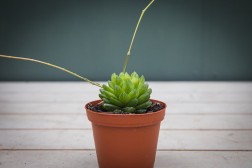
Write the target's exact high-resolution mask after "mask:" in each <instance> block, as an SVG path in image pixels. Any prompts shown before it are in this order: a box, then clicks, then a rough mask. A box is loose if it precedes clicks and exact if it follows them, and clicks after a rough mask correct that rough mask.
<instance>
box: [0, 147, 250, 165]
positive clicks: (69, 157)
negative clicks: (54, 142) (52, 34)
mask: <svg viewBox="0 0 252 168" xmlns="http://www.w3.org/2000/svg"><path fill="white" fill-rule="evenodd" d="M0 156H1V157H0V167H1V168H17V167H18V168H27V167H36V168H45V167H47V168H72V167H74V168H98V164H97V159H96V154H95V151H54V150H53V151H52V150H50V151H0ZM251 158H252V152H231V151H228V152H227V151H225V152H215V151H211V152H205V151H157V155H156V161H155V166H154V167H155V168H166V167H171V168H181V167H186V168H196V167H200V168H213V167H214V168H237V167H240V168H251V165H252V160H251Z"/></svg>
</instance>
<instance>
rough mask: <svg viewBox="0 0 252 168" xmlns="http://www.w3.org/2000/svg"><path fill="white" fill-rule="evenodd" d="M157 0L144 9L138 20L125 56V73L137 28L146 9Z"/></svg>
mask: <svg viewBox="0 0 252 168" xmlns="http://www.w3.org/2000/svg"><path fill="white" fill-rule="evenodd" d="M154 1H155V0H151V2H150V3H149V4H148V5H147V6H146V7H145V8H144V9H143V10H142V13H141V15H140V17H139V19H138V22H137V25H136V28H135V31H134V34H133V36H132V39H131V42H130V46H129V50H128V52H127V55H126V57H125V60H124V65H123V72H124V73H125V70H126V68H127V65H128V61H129V57H130V51H131V48H132V45H133V42H134V39H135V36H136V33H137V30H138V27H139V24H140V22H141V20H142V18H143V15H144V13H145V11H146V10H147V9H148V8H149V7H150V5H151V4H152V3H153V2H154Z"/></svg>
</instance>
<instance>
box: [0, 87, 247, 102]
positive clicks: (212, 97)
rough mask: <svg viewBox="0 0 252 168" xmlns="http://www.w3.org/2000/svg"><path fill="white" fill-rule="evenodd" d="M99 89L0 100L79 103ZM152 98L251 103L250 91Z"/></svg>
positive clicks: (93, 97) (5, 96) (1, 99)
mask: <svg viewBox="0 0 252 168" xmlns="http://www.w3.org/2000/svg"><path fill="white" fill-rule="evenodd" d="M98 94H99V90H97V91H93V92H86V93H64V92H62V93H29V92H28V93H25V92H24V93H1V95H0V102H6V103H18V102H24V103H25V102H26V103H27V102H30V103H35V102H43V103H56V102H58V103H69V102H73V103H80V102H83V101H90V100H96V99H99V96H98ZM152 98H154V99H158V100H162V101H165V102H169V103H183V102H185V103H188V102H192V103H196V102H197V103H202V102H209V103H213V102H215V103H220V102H221V103H244V102H247V103H252V92H251V93H167V92H162V93H160V92H153V93H152Z"/></svg>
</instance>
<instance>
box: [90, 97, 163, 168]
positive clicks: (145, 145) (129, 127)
mask: <svg viewBox="0 0 252 168" xmlns="http://www.w3.org/2000/svg"><path fill="white" fill-rule="evenodd" d="M151 101H155V102H159V103H161V104H162V105H163V106H164V107H165V108H166V104H165V103H163V102H160V101H157V100H151ZM99 102H100V100H97V101H93V102H90V103H91V104H93V105H95V104H97V103H99ZM85 108H86V111H87V116H88V119H89V120H90V121H91V123H92V128H93V135H94V141H95V147H96V154H97V160H98V164H99V167H100V168H153V166H154V162H155V156H156V149H157V142H158V135H159V129H160V122H161V121H162V120H163V118H164V115H165V108H164V109H162V110H160V111H157V112H152V113H146V114H108V113H99V112H94V111H91V110H89V109H87V105H86V106H85Z"/></svg>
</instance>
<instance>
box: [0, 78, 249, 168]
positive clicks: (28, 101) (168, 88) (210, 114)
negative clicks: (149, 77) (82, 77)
mask: <svg viewBox="0 0 252 168" xmlns="http://www.w3.org/2000/svg"><path fill="white" fill-rule="evenodd" d="M150 87H151V88H152V89H153V94H152V98H154V99H159V100H163V101H165V102H166V103H167V105H168V108H167V113H166V117H165V120H164V121H163V122H162V126H161V130H160V137H159V143H158V149H157V156H156V162H155V167H156V168H166V167H169V168H198V167H199V168H238V167H239V168H251V167H252V83H251V82H150ZM97 95H98V88H97V87H94V86H90V85H89V84H86V83H83V82H2V83H0V168H96V167H98V165H97V160H96V154H95V150H94V142H93V137H92V130H91V125H90V122H89V121H88V120H87V117H86V114H85V111H84V109H83V106H84V104H85V103H87V102H88V101H91V100H94V99H98V96H97Z"/></svg>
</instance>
